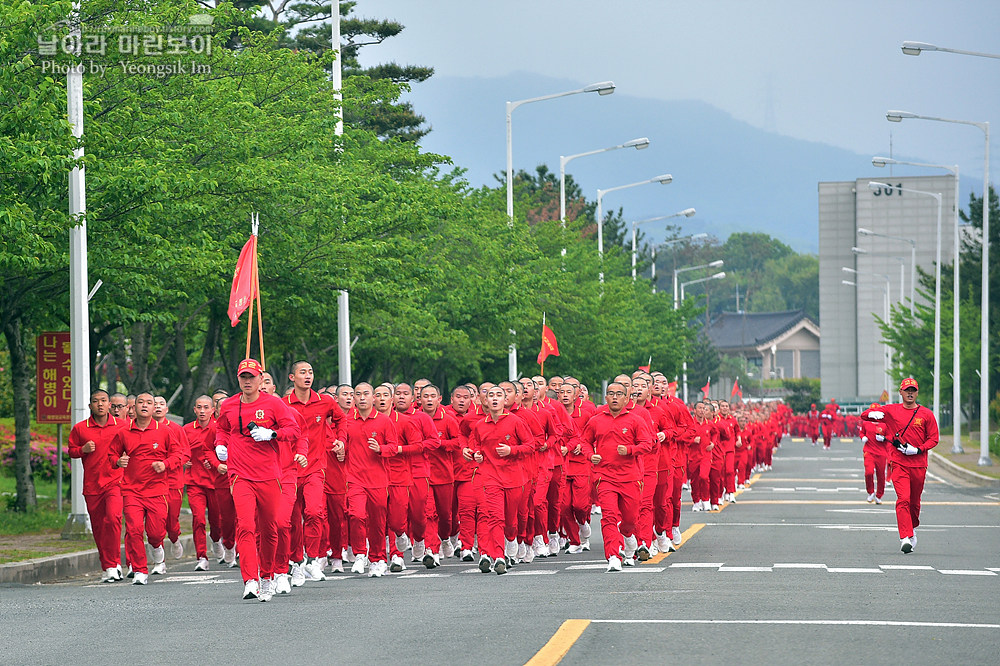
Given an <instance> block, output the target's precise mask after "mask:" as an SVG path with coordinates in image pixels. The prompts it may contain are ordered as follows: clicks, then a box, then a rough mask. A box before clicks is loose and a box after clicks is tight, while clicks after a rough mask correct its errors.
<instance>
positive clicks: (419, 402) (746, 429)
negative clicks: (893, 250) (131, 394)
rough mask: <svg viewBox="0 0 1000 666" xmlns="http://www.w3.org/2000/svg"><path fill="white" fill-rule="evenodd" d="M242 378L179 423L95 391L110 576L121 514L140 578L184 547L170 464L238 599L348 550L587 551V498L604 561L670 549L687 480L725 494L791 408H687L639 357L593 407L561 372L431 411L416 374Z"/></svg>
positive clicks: (94, 434)
mask: <svg viewBox="0 0 1000 666" xmlns="http://www.w3.org/2000/svg"><path fill="white" fill-rule="evenodd" d="M237 375H238V378H239V383H240V391H239V393H237V394H235V395H233V396H227V395H226V394H225V393H222V392H220V393H217V394H216V395H215V396H213V397H209V396H201V397H199V398H198V399H197V400H196V401H195V406H194V414H195V420H194V421H192V422H191V423H188V424H187V425H186V426H184V427H183V428H181V427H179V426H175V425H174V424H173V423H172V422H170V421H169V420H167V419H166V418H165V416H166V403H165V401H163V402H162V404H161V400H162V399H161V398H156V397H154V396H152V395H150V394H148V393H143V394H140V395H139V396H137V398H136V399H135V403H134V406H132V405H128V407H127V408H128V409H130V410H132V411H131V412H130V413H129V414H126V413H125V408H126V404H125V403H124V401H123V399H124V396H120V395H118V394H116V395H115V396H111V399H110V400H109V396H108V395H107V393H105V392H104V391H96V392H95V393H94V395H93V398H92V401H91V411H92V417H91V418H89V419H87V420H86V421H83V422H81V423H79V424H77V425H76V426H75V427H74V429H73V432H72V433H71V436H70V454H71V455H73V456H76V457H83V458H84V469H85V482H84V494H85V496H86V498H87V503H88V509H89V510H90V513H91V521H92V524H93V525H94V534H95V541H96V542H97V545H98V549H99V551H100V554H101V565H102V568H103V569H104V574H103V580H106V581H109V582H111V581H115V580H119V579H121V578H122V577H123V576H122V570H121V567H120V564H119V562H120V546H119V544H120V528H121V516H122V513H124V515H125V519H126V520H125V522H126V528H125V529H126V536H125V543H126V554H127V558H128V564H129V565H130V567H129V574H128V575H130V576H131V577H133V582H134V583H137V584H144V583H146V582H147V580H148V574H150V573H151V574H158V573H164V572H165V571H166V566H165V563H164V548H163V544H164V541H165V539H169V540H170V541H171V542H172V546H171V550H172V554H173V555H174V557H180V556H181V555H182V552H183V549H182V548H180V542H179V531H180V528H179V525H174V524H173V521H175V520H176V513H177V512H176V511H175V510H174V508H173V507H175V506H176V507H178V509H179V506H180V488H178V483H177V481H176V478H178V477H179V478H181V479H182V480H183V483H182V484H181V485H182V486H186V489H187V493H188V502H189V505H190V507H191V510H192V514H193V520H192V529H193V531H194V546H195V550H196V556H197V564H196V565H195V569H196V570H207V569H208V568H209V566H210V561H209V558H210V557H212V558H215V559H217V560H218V564H221V565H227V566H230V567H236V566H238V567H239V568H240V571H241V573H242V577H243V581H244V593H243V596H244V598H245V599H252V598H258V599H260V600H261V601H267V600H269V599H271V598H272V597H273V595H275V594H279V595H280V594H288V593H290V592H291V590H292V588H293V587H298V586H301V585H303V584H305V582H306V581H317V580H323V579H325V577H326V575H327V572H333V573H344V571H345V565H344V562H345V560H346V561H347V562H348V564H350V565H351V566H350V569H351V571H352V572H354V573H357V574H366V573H367V575H368V576H370V577H374V578H378V577H381V576H384V575H386V574H388V573H398V572H401V571H404V570H405V569H406V567H407V565H408V564H414V563H417V564H421V565H423V566H425V567H427V568H431V569H433V568H435V567H437V566H439V565H440V564H441V562H442V560H443V559H445V558H450V557H456V558H459V559H461V560H462V561H466V562H476V561H478V566H479V569H480V570H481V571H482V572H484V573H489V572H495V573H497V574H503V573H506V571H507V570H508V569H509V568H510V567H513V566H519V565H523V564H528V563H530V562H532V560H533V559H534V558H536V557H554V556H557V555H558V554H560V553H561V552H567V553H569V554H577V553H582V552H585V551H588V550H590V536H591V522H590V518H591V513H592V512H599V513H600V514H601V530H602V537H603V542H604V556H605V559H607V561H608V571H620V570H621V569H622V567H628V566H634V565H635V563H636V561H637V560H638V561H645V560H647V559H649V558H650V557H652V556H655V555H656V554H657V553H658V552H666V551H671V550H674V549H676V547H677V546H678V545H680V543H681V539H682V535H681V491H682V488H690V491H691V499H692V506H693V510H694V511H718V510H719V509H720V507H722V506H723V505H724V504H725V503H727V502H734V501H735V500H736V493H737V491H739V490H741V489H743V488H744V487H745V486H746V484H748V483H749V479H750V476H751V473H752V472H753V471H755V470H757V471H764V470H767V469H770V466H771V454H772V451H773V449H774V448H775V447H776V446H777V445H778V443H779V441H780V439H781V436H782V434H783V433H784V432H785V431H786V429H787V422H788V419H789V416H790V412H789V410H788V409H787V408H786V407H785V406H784V405H782V404H771V405H762V406H758V407H757V408H755V409H749V408H744V409H741V410H740V411H739V412H733V411H731V408H730V405H729V403H727V402H725V401H705V402H698V403H697V404H695V405H694V406H693V408H691V407H689V406H688V405H685V404H684V403H683V402H682V401H681V400H679V399H678V398H677V397H676V396H675V395H674V393H675V389H676V385H675V384H673V383H668V381H667V379H666V377H665V376H664V375H662V374H660V373H653V374H649V373H645V372H642V371H637V372H635V373H633V375H632V376H631V377H630V376H627V375H619V376H618V377H616V378H615V380H614V381H613V382H611V383H610V384H609V385H608V390H607V394H606V395H605V398H606V404H604V405H601V406H596V405H595V404H594V403H593V402H591V401H590V400H589V399H588V397H587V391H586V387H584V386H582V385H581V384H580V382H579V381H577V380H576V379H575V378H573V377H562V378H561V377H554V378H552V379H551V380H549V381H546V380H545V379H544V378H543V377H541V376H536V377H532V378H523V379H521V380H520V381H518V382H508V381H504V382H500V383H499V384H492V383H489V382H487V383H484V384H482V385H480V386H478V387H477V386H475V385H471V384H462V385H459V386H457V387H455V388H454V389H453V390H452V392H451V396H450V402H449V404H448V405H442V397H443V396H442V392H441V390H440V389H439V388H438V387H436V386H434V385H432V384H431V383H430V382H428V381H427V380H418V381H417V382H414V384H413V386H411V385H410V384H406V383H402V384H396V385H392V384H380V385H378V386H372V385H371V384H368V383H364V382H363V383H361V384H358V385H357V386H354V387H350V386H346V385H345V386H340V387H336V389H335V390H332V391H328V390H325V389H321V390H320V391H318V392H317V391H315V390H313V388H312V383H313V379H314V375H313V369H312V367H311V366H310V365H309V364H308V363H306V362H304V361H300V362H297V363H295V364H294V365H293V366H292V368H291V372H290V374H289V375H288V378H289V380H290V381H291V382H292V386H291V388H290V389H289V391H288V392H287V393H286V395H285V396H284V397H283V398H278V397H277V396H275V395H274V390H275V385H274V382H273V381H272V379H271V377H270V375H268V374H267V373H266V372H264V369H263V367H262V366H261V365H260V364H259V363H258V362H257V361H255V360H253V359H247V360H245V361H243V362H242V363H241V364H240V366H239V368H238V371H237ZM116 402H118V403H120V404H118V405H115V403H116ZM114 407H117V409H115V408H114ZM109 412H112V413H113V412H117V414H118V415H111V413H109ZM174 490H177V491H178V492H177V493H176V494H175V493H174V492H173V491H174ZM206 515H207V521H206ZM206 529H208V534H207V535H206ZM143 533H145V535H146V538H147V541H148V543H149V545H150V546H151V547H152V548H153V565H152V567H147V563H146V550H145V547H144V545H143V542H142V539H143ZM210 549H211V551H210ZM407 551H410V552H409V562H407V557H406V554H407Z"/></svg>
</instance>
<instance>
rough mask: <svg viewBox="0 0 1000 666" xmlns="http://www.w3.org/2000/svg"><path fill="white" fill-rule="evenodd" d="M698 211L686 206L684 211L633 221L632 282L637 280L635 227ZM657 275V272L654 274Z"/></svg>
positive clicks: (686, 215)
mask: <svg viewBox="0 0 1000 666" xmlns="http://www.w3.org/2000/svg"><path fill="white" fill-rule="evenodd" d="M696 212H697V211H695V209H694V208H685V209H684V210H682V211H679V212H677V213H673V214H671V215H658V216H657V217H647V218H646V219H645V220H636V221H634V222H633V223H632V282H635V245H636V231H635V228H636V227H637V226H639V225H640V224H646V223H647V222H659V221H661V220H669V219H671V218H674V217H681V216H683V217H691V216H693V215H694V214H695V213H696ZM653 277H655V274H654V275H653Z"/></svg>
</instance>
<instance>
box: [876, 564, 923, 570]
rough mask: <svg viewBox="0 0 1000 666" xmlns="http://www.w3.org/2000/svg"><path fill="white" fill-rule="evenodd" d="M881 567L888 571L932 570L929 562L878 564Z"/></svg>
mask: <svg viewBox="0 0 1000 666" xmlns="http://www.w3.org/2000/svg"><path fill="white" fill-rule="evenodd" d="M878 566H879V568H881V569H886V570H889V571H934V567H932V566H930V565H929V564H880V565H878Z"/></svg>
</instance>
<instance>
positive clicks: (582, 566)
mask: <svg viewBox="0 0 1000 666" xmlns="http://www.w3.org/2000/svg"><path fill="white" fill-rule="evenodd" d="M607 567H608V563H607V562H605V563H604V564H574V565H573V566H570V567H566V570H567V571H583V570H586V569H607Z"/></svg>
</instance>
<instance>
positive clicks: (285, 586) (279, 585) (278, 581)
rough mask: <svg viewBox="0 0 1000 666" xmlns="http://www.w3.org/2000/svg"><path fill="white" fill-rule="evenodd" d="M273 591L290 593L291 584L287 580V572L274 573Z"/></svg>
mask: <svg viewBox="0 0 1000 666" xmlns="http://www.w3.org/2000/svg"><path fill="white" fill-rule="evenodd" d="M274 593H275V594H291V593H292V585H291V583H290V582H289V580H288V574H286V573H285V574H276V575H275V576H274Z"/></svg>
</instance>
